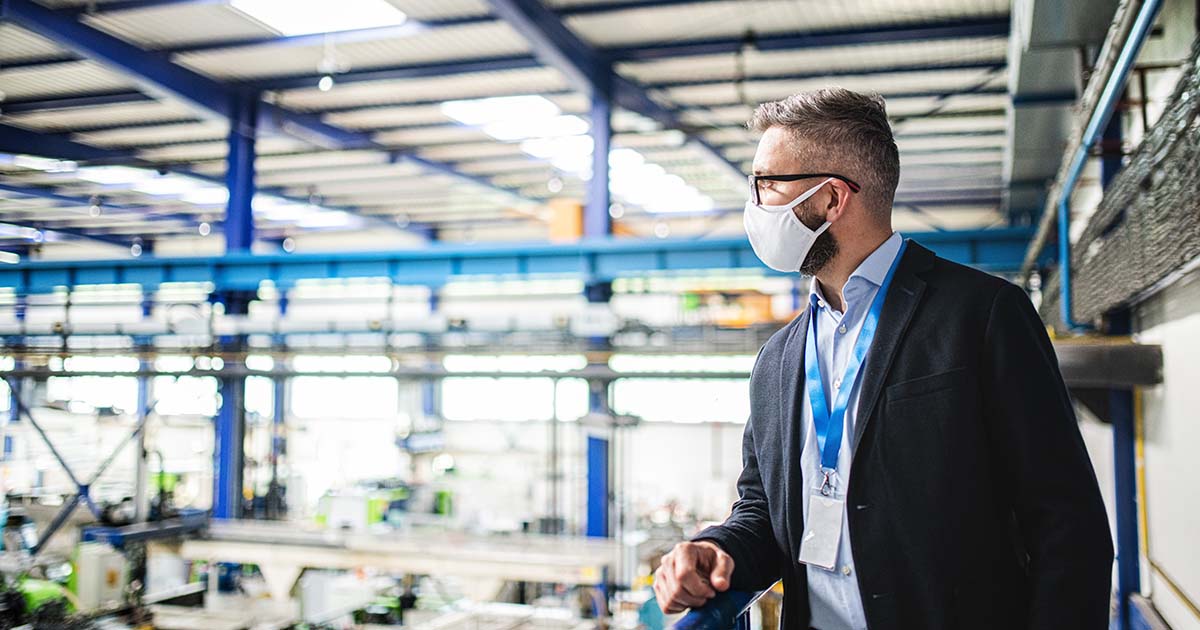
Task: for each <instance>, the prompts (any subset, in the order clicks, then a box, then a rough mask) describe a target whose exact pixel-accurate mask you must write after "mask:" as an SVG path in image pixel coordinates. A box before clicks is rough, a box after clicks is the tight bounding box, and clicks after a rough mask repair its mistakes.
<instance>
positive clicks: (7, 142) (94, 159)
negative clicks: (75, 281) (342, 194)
mask: <svg viewBox="0 0 1200 630" xmlns="http://www.w3.org/2000/svg"><path fill="white" fill-rule="evenodd" d="M26 152H28V153H32V154H34V155H41V156H44V157H52V158H59V159H69V160H76V161H81V162H88V163H90V164H123V165H129V166H137V167H140V168H145V169H149V170H159V171H161V170H169V171H170V172H173V173H178V174H180V175H187V176H189V177H194V178H196V179H199V180H202V181H206V182H209V183H212V184H218V185H227V183H228V182H227V181H225V180H222V179H221V178H220V177H213V176H210V175H204V174H201V173H197V172H194V171H191V170H189V169H187V168H184V167H181V166H178V165H163V164H154V163H151V162H146V161H145V160H142V159H140V158H138V157H136V153H134V152H133V151H127V150H117V149H107V148H102V147H93V146H90V145H86V144H82V143H78V142H75V141H74V140H71V139H70V138H69V137H68V136H66V135H65V134H54V133H34V132H31V131H26V130H24V129H20V128H17V127H11V126H8V125H0V153H26ZM423 165H425V166H426V167H427V168H436V167H438V166H440V164H438V163H434V162H428V163H425V164H423ZM467 177H470V176H467ZM481 181H485V180H481ZM10 186H11V185H10ZM25 190H26V191H27V192H30V193H31V194H32V193H38V194H36V195H35V196H42V195H41V194H40V193H41V192H45V191H41V190H39V189H36V188H26V189H25ZM13 192H17V191H15V190H14V191H13ZM258 192H261V193H265V194H269V195H275V196H277V197H281V198H283V199H287V200H288V201H295V202H298V203H307V202H308V199H307V198H303V197H296V196H294V195H288V194H287V193H286V192H285V191H284V189H283V188H279V187H270V188H260V189H258ZM72 199H73V200H72V201H71V202H66V201H64V203H71V204H72V205H83V206H84V207H86V206H88V205H91V204H90V200H80V199H75V198H72ZM104 205H106V206H109V207H118V208H121V209H130V208H133V206H112V205H111V204H104ZM323 207H325V208H329V209H331V210H341V211H343V212H349V213H351V214H357V215H360V216H364V217H366V216H368V215H367V214H366V213H364V212H362V210H361V209H359V208H357V207H353V206H342V205H332V204H323ZM143 218H144V219H146V220H176V221H182V222H183V223H185V224H186V225H188V226H190V227H197V226H198V225H199V223H198V222H197V221H196V220H195V219H194V218H193V217H191V216H188V215H149V214H148V215H146V216H145V217H143ZM380 224H381V225H384V224H386V225H388V226H393V225H394V224H392V223H391V222H386V221H381V223H380ZM218 226H220V227H223V223H222V222H216V223H213V227H214V228H217V227H218ZM56 231H60V232H61V231H63V229H60V228H56ZM64 233H70V232H69V231H68V232H64ZM96 234H97V233H94V232H91V231H88V232H80V233H79V234H78V235H79V236H87V237H93V236H95V235H96Z"/></svg>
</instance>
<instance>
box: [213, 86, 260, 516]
mask: <svg viewBox="0 0 1200 630" xmlns="http://www.w3.org/2000/svg"><path fill="white" fill-rule="evenodd" d="M232 111H233V116H231V117H230V120H229V153H228V156H227V157H226V167H225V169H226V170H225V184H226V186H227V187H228V188H229V205H228V207H227V209H226V211H225V223H224V226H225V251H226V253H248V252H249V251H250V248H251V246H252V245H253V243H254V209H253V203H254V192H255V186H254V160H255V140H256V138H257V135H258V128H257V125H258V94H257V93H253V92H250V93H245V94H240V95H238V96H236V97H235V99H234V103H233V104H232ZM254 298H255V294H254V292H253V291H222V292H220V293H218V294H217V295H216V296H215V300H216V301H218V302H220V303H222V304H224V306H225V314H226V315H245V314H246V313H247V312H248V311H249V306H250V301H251V300H253V299H254ZM220 347H221V349H222V350H224V351H225V352H227V353H229V354H228V355H227V356H229V357H235V356H238V357H240V356H241V353H243V352H244V351H245V349H246V339H245V336H244V335H233V336H225V337H222V338H221V339H220ZM225 366H226V367H227V368H237V367H239V365H238V364H237V363H236V362H234V361H230V360H226V361H225ZM245 434H246V379H245V378H243V377H222V378H221V408H220V409H219V410H218V412H217V426H216V443H215V448H214V449H213V450H214V453H213V457H214V459H215V460H216V461H215V465H214V475H213V510H212V514H213V516H214V517H217V518H237V517H239V516H241V513H242V503H243V501H242V474H243V468H244V466H245V451H244V448H245V445H244V441H245Z"/></svg>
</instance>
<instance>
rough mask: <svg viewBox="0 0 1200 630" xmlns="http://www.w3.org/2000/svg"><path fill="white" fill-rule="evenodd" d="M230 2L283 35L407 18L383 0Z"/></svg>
mask: <svg viewBox="0 0 1200 630" xmlns="http://www.w3.org/2000/svg"><path fill="white" fill-rule="evenodd" d="M230 6H232V7H233V8H234V9H237V10H238V11H241V12H242V13H244V14H246V15H248V16H250V17H251V18H253V19H255V20H258V21H259V22H262V23H263V24H265V25H266V26H269V27H271V28H273V29H275V30H276V31H278V32H279V33H280V34H281V35H285V36H292V35H311V34H314V33H336V32H338V31H350V30H358V29H365V28H383V27H389V26H400V25H401V24H404V22H405V21H406V20H407V19H408V16H406V15H405V14H404V12H403V11H401V10H400V9H397V8H396V7H394V6H392V4H391V3H390V2H387V0H232V1H231V2H230Z"/></svg>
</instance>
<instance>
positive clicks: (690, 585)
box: [675, 565, 717, 600]
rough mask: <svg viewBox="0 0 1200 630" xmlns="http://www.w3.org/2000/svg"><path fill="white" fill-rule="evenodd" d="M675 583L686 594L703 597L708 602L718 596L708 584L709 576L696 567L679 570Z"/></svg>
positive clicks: (677, 570)
mask: <svg viewBox="0 0 1200 630" xmlns="http://www.w3.org/2000/svg"><path fill="white" fill-rule="evenodd" d="M675 582H676V583H677V584H678V585H679V587H680V588H681V589H682V590H683V591H684V592H686V593H687V594H688V595H691V596H693V597H701V598H704V599H705V600H707V599H708V598H710V597H712V596H714V595H716V594H717V592H716V591H714V590H713V588H712V586H711V585H710V584H709V583H708V576H707V575H704V574H703V573H701V572H700V570H699V568H698V567H696V566H695V565H692V566H690V567H687V568H686V569H680V568H677V569H676V571H675Z"/></svg>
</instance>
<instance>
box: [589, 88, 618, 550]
mask: <svg viewBox="0 0 1200 630" xmlns="http://www.w3.org/2000/svg"><path fill="white" fill-rule="evenodd" d="M612 84H613V73H612V67H611V66H606V67H603V68H599V69H598V70H597V72H596V76H595V77H593V89H592V93H591V98H592V105H591V114H592V127H591V136H592V180H591V182H590V184H589V186H588V198H587V204H586V205H585V206H584V209H583V235H584V236H585V237H588V238H605V237H609V236H611V235H612V217H611V215H610V214H609V205H610V202H611V197H612V195H611V193H610V190H609V178H608V153H609V148H610V146H611V144H612ZM584 292H585V295H586V297H587V301H588V304H587V308H588V310H589V311H590V313H588V314H587V315H586V317H588V318H589V319H592V320H596V321H602V320H604V319H608V318H611V309H610V307H609V300H610V299H611V298H612V283H611V282H607V281H593V282H589V283H588V284H587V285H586V286H585V287H584ZM609 339H610V338H609V337H608V336H602V335H595V336H591V337H589V338H588V346H589V349H590V350H592V351H593V352H595V353H597V355H599V356H604V355H605V354H607V351H608V350H609V349H610V347H611V344H610V343H609ZM588 362H589V364H591V365H589V367H607V364H606V362H602V361H601V360H600V359H598V358H596V357H592V356H589V359H588ZM608 395H609V381H601V380H592V381H589V382H588V412H589V414H590V415H592V416H593V417H597V418H599V417H605V416H611V415H612V414H611V412H610V410H609V406H608ZM606 424H607V425H608V426H607V427H606V428H604V429H593V430H590V431H589V433H588V436H587V535H588V536H594V537H604V538H607V537H609V536H611V535H612V531H611V523H610V519H611V514H612V509H611V506H612V495H613V492H612V484H611V480H612V471H611V466H610V463H611V461H612V428H611V423H606ZM598 431H601V432H598Z"/></svg>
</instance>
